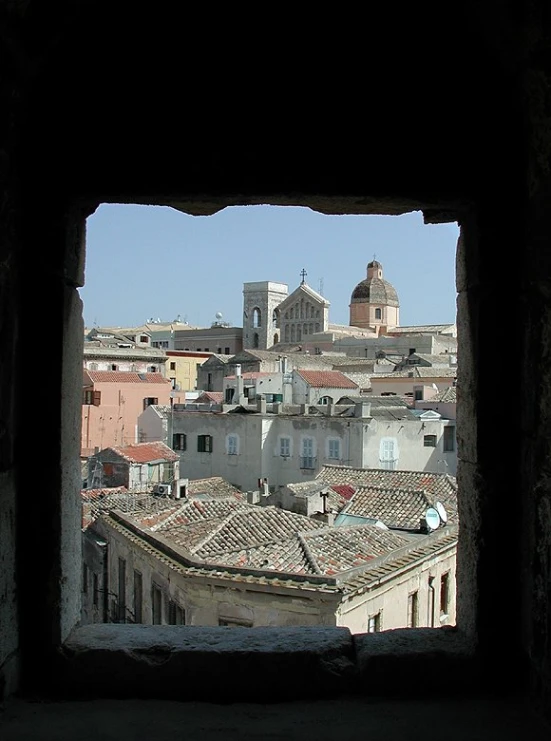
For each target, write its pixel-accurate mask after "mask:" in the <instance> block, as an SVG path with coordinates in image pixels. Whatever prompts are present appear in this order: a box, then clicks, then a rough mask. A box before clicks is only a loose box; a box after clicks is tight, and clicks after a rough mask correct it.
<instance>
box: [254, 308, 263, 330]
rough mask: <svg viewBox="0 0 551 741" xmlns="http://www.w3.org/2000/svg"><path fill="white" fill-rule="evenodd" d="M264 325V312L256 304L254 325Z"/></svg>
mask: <svg viewBox="0 0 551 741" xmlns="http://www.w3.org/2000/svg"><path fill="white" fill-rule="evenodd" d="M261 326H262V314H261V312H260V309H259V308H258V307H257V306H256V307H255V308H254V309H253V327H256V328H258V327H261Z"/></svg>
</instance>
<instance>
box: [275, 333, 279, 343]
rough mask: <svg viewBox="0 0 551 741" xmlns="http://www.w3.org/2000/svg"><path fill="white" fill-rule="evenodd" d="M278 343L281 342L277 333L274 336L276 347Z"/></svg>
mask: <svg viewBox="0 0 551 741" xmlns="http://www.w3.org/2000/svg"><path fill="white" fill-rule="evenodd" d="M278 342H279V335H278V333H277V332H276V333H275V335H274V345H277V343H278Z"/></svg>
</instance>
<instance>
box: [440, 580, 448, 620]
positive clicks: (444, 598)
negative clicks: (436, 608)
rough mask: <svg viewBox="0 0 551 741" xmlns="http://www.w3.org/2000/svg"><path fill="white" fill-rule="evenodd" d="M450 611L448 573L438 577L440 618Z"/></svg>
mask: <svg viewBox="0 0 551 741" xmlns="http://www.w3.org/2000/svg"><path fill="white" fill-rule="evenodd" d="M449 609H450V572H449V571H447V572H446V573H445V574H442V576H441V577H440V617H443V616H445V615H446V616H447V615H448V610H449Z"/></svg>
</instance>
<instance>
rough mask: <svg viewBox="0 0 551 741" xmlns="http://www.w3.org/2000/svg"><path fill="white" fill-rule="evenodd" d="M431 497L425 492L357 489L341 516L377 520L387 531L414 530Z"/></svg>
mask: <svg viewBox="0 0 551 741" xmlns="http://www.w3.org/2000/svg"><path fill="white" fill-rule="evenodd" d="M434 504H435V497H433V496H429V495H428V494H427V492H425V491H404V490H403V489H380V488H376V487H360V488H359V489H358V490H357V491H356V493H355V494H354V496H353V497H352V499H351V500H350V502H349V503H348V504H347V506H346V507H345V508H344V509H343V510H342V514H344V515H356V516H359V517H369V518H373V519H375V520H381V521H382V522H384V524H385V525H387V527H392V528H404V529H411V530H414V529H417V528H419V526H420V523H421V519H422V518H423V517H424V515H425V512H426V510H427V508H428V507H432V506H434Z"/></svg>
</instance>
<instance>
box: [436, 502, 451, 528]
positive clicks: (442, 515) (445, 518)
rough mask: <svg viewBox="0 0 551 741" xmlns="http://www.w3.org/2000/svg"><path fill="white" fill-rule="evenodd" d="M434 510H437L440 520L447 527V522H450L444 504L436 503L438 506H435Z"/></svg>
mask: <svg viewBox="0 0 551 741" xmlns="http://www.w3.org/2000/svg"><path fill="white" fill-rule="evenodd" d="M434 508H435V509H436V511H437V512H438V514H439V515H440V519H441V520H442V524H443V525H445V524H446V522H447V521H448V513H447V512H446V508H445V507H444V505H443V504H442V502H436V504H435V505H434Z"/></svg>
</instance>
